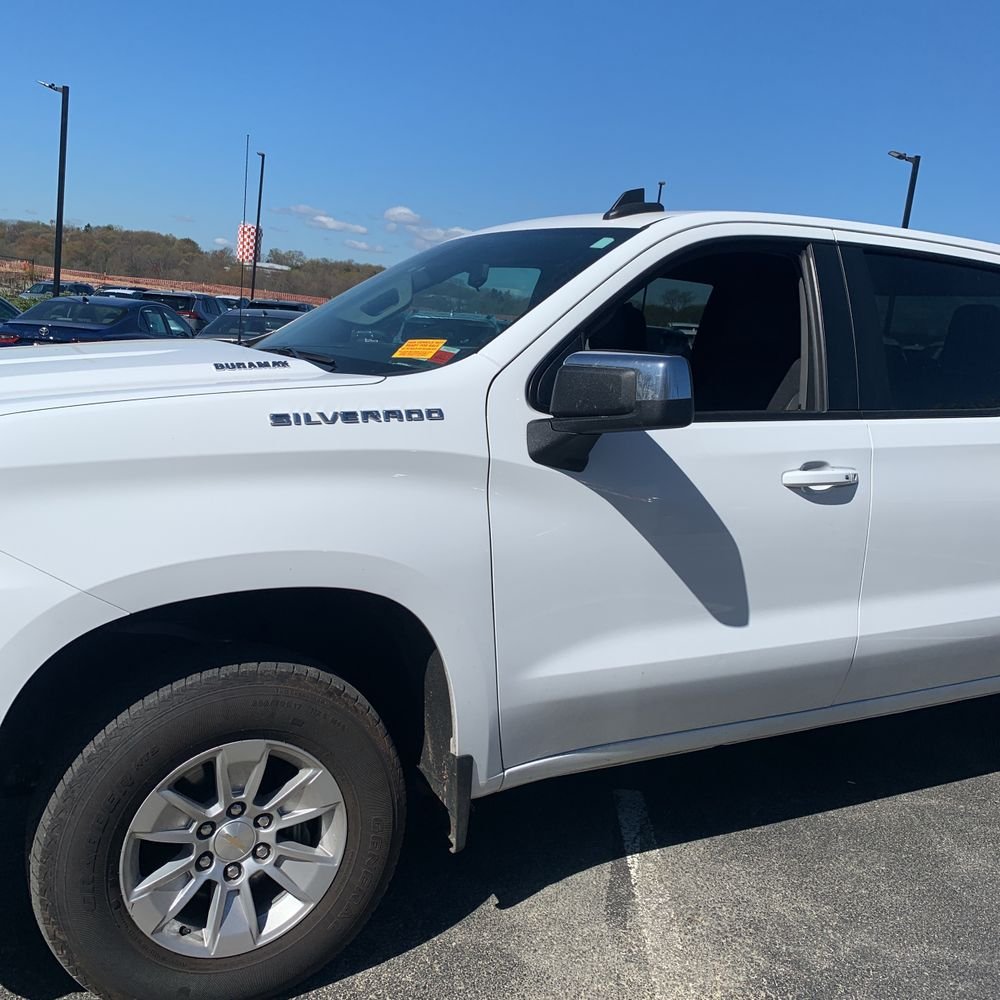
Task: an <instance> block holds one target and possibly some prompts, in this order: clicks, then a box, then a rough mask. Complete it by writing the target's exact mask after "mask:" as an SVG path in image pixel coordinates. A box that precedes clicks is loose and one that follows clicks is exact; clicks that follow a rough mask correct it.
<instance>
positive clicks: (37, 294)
mask: <svg viewBox="0 0 1000 1000" xmlns="http://www.w3.org/2000/svg"><path fill="white" fill-rule="evenodd" d="M55 290H56V286H55V282H54V281H36V282H35V283H34V284H33V285H32V286H31V287H30V288H26V289H25V290H24V291H23V292H21V297H22V298H25V299H41V298H44V297H45V296H46V295H52V294H53V293H54V292H55ZM59 294H60V295H93V294H94V286H93V285H88V284H87V282H85V281H60V282H59Z"/></svg>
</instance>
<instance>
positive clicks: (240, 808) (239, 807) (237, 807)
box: [226, 802, 247, 819]
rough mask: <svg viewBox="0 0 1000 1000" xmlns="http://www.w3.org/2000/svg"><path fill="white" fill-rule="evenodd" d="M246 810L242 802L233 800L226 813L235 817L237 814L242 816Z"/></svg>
mask: <svg viewBox="0 0 1000 1000" xmlns="http://www.w3.org/2000/svg"><path fill="white" fill-rule="evenodd" d="M246 811H247V807H246V806H245V805H244V804H243V803H242V802H234V803H233V804H232V805H231V806H230V807H229V808H228V809H227V810H226V813H227V814H228V815H230V816H232V817H233V819H236V817H237V816H242V815H243V814H244V813H245V812H246Z"/></svg>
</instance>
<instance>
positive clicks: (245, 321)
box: [198, 309, 302, 344]
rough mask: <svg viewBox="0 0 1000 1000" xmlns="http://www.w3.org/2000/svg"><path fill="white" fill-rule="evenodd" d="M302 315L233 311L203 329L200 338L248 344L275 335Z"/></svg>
mask: <svg viewBox="0 0 1000 1000" xmlns="http://www.w3.org/2000/svg"><path fill="white" fill-rule="evenodd" d="M301 315H302V313H300V312H292V311H289V310H286V309H231V310H230V311H229V312H225V313H223V314H222V315H221V316H219V317H218V319H213V320H212V322H211V323H209V324H208V326H206V327H203V328H202V329H201V331H200V332H199V333H198V336H199V337H201V338H205V339H208V340H225V341H228V342H229V343H231V344H246V343H250V342H252V341H254V340H259V339H260V338H261V337H262V336H263V335H265V334H268V333H273V332H274V331H275V330H277V329H279V328H280V327H283V326H284V325H285V324H286V323H291V321H292V320H293V319H298V318H299V317H300V316H301Z"/></svg>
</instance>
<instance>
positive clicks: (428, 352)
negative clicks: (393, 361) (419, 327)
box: [393, 340, 448, 361]
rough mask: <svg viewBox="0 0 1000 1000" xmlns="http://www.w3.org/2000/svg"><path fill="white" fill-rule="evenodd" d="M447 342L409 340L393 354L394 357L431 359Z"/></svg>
mask: <svg viewBox="0 0 1000 1000" xmlns="http://www.w3.org/2000/svg"><path fill="white" fill-rule="evenodd" d="M447 343H448V341H447V340H408V341H407V342H406V343H405V344H403V346H402V347H400V348H399V350H398V351H396V353H395V354H393V357H394V358H419V360H421V361H430V359H431V358H433V357H434V355H435V354H437V352H438V351H440V350H441V348H442V347H444V345H445V344H447Z"/></svg>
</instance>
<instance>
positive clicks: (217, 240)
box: [212, 236, 233, 247]
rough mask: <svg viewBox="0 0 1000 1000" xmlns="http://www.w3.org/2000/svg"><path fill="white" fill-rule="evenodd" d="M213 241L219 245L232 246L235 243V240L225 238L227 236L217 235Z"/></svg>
mask: <svg viewBox="0 0 1000 1000" xmlns="http://www.w3.org/2000/svg"><path fill="white" fill-rule="evenodd" d="M212 242H213V243H214V244H215V245H216V246H217V247H231V246H232V245H233V241H232V240H227V239H226V238H225V236H216V237H215V239H214V240H212Z"/></svg>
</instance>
